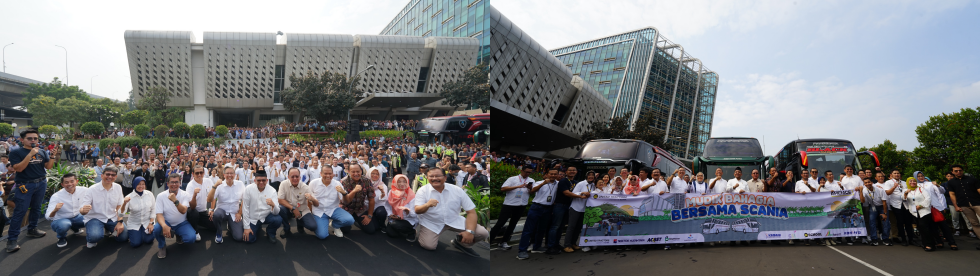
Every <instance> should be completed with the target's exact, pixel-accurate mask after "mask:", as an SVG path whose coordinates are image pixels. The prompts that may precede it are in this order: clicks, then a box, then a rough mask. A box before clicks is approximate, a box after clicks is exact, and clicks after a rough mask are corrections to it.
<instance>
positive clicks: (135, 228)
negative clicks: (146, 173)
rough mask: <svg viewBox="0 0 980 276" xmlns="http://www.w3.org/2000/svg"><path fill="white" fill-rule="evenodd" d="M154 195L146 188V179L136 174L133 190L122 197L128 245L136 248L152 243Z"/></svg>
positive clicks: (154, 215)
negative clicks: (125, 215)
mask: <svg viewBox="0 0 980 276" xmlns="http://www.w3.org/2000/svg"><path fill="white" fill-rule="evenodd" d="M155 205H156V197H154V196H153V193H151V192H150V191H148V190H146V179H144V178H143V177H140V176H137V177H136V179H133V192H131V193H129V195H127V196H126V198H125V199H123V206H122V210H123V211H124V212H125V214H127V217H126V221H125V225H126V235H128V236H129V246H132V247H133V248H137V247H139V246H140V245H143V244H153V218H155V217H156V213H154V212H153V209H154V206H155Z"/></svg>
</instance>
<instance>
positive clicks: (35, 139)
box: [24, 137, 41, 141]
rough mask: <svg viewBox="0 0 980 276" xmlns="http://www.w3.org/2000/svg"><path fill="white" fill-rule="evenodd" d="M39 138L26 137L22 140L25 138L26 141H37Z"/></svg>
mask: <svg viewBox="0 0 980 276" xmlns="http://www.w3.org/2000/svg"><path fill="white" fill-rule="evenodd" d="M40 139H41V138H38V137H27V138H24V140H27V141H37V140H40Z"/></svg>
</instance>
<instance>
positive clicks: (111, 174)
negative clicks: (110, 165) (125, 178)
mask: <svg viewBox="0 0 980 276" xmlns="http://www.w3.org/2000/svg"><path fill="white" fill-rule="evenodd" d="M102 175H104V176H108V177H114V176H116V174H114V173H104V174H102Z"/></svg>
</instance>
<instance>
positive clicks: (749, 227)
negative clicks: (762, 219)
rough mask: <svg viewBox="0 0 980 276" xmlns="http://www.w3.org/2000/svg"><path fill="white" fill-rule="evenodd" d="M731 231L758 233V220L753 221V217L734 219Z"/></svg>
mask: <svg viewBox="0 0 980 276" xmlns="http://www.w3.org/2000/svg"><path fill="white" fill-rule="evenodd" d="M732 231H736V232H742V233H758V232H759V222H758V221H755V219H754V218H744V219H740V220H736V221H735V222H732Z"/></svg>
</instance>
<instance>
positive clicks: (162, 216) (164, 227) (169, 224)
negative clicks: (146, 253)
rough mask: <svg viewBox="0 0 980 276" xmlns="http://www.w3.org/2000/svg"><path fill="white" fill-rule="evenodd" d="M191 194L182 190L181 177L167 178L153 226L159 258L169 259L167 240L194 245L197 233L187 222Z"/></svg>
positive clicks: (159, 198)
mask: <svg viewBox="0 0 980 276" xmlns="http://www.w3.org/2000/svg"><path fill="white" fill-rule="evenodd" d="M190 201H191V194H189V193H187V192H186V191H184V190H181V189H180V175H179V174H171V175H170V176H169V177H167V190H166V191H165V192H162V193H160V194H158V195H157V201H156V207H155V209H156V211H155V212H156V217H157V218H156V219H157V223H156V225H154V226H153V236H154V237H156V239H157V248H158V249H159V251H157V258H159V259H163V258H166V257H167V240H166V239H168V238H170V237H173V236H176V238H177V243H178V244H182V243H184V242H188V243H194V242H195V241H196V238H195V236H196V235H197V232H196V231H194V227H191V224H190V222H188V221H187V212H188V211H191V210H190V207H188V205H189V204H190Z"/></svg>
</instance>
